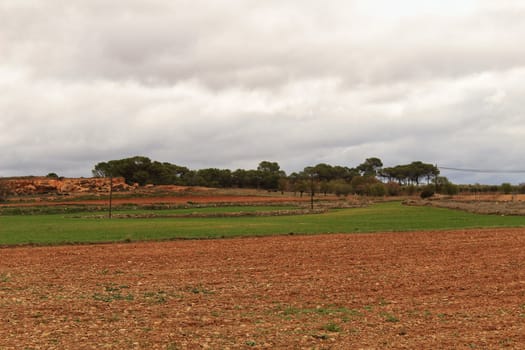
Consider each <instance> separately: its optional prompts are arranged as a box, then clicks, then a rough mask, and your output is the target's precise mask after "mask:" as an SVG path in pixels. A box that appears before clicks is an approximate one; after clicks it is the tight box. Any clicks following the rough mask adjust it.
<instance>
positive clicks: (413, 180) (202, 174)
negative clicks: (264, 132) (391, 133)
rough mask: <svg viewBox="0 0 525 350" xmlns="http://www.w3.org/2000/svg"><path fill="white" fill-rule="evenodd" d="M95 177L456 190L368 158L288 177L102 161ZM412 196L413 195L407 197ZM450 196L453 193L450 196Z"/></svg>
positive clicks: (435, 175)
mask: <svg viewBox="0 0 525 350" xmlns="http://www.w3.org/2000/svg"><path fill="white" fill-rule="evenodd" d="M92 172H93V176H95V177H109V176H120V177H123V178H124V179H125V181H126V183H128V184H130V185H132V184H135V183H137V184H139V185H142V186H143V185H147V184H152V185H181V186H205V187H217V188H257V189H265V190H268V191H281V192H284V191H292V192H296V193H299V194H300V195H303V194H304V193H310V192H316V193H324V194H328V193H333V194H337V195H348V194H360V195H372V196H384V195H399V194H403V193H407V194H413V193H414V192H415V191H417V188H419V187H420V185H422V184H426V185H429V184H432V185H433V186H434V189H436V190H438V191H439V190H441V191H443V192H446V193H448V192H454V191H456V190H457V188H456V187H454V186H455V185H453V184H451V183H450V181H448V179H446V178H445V177H440V176H439V169H438V168H437V167H436V166H435V165H432V164H428V163H423V162H421V161H415V162H412V163H410V164H403V165H397V166H394V167H383V162H382V161H381V159H379V158H376V157H372V158H367V159H366V160H365V161H364V162H363V163H361V164H359V165H358V166H356V167H347V166H342V165H330V164H326V163H320V164H317V165H315V166H307V167H305V168H304V169H303V170H302V171H299V172H293V173H291V174H286V173H285V171H283V170H282V169H281V167H280V165H279V164H278V163H277V162H272V161H267V160H265V161H261V162H260V163H259V165H258V166H257V168H256V169H249V170H246V169H237V170H234V171H232V170H230V169H218V168H205V169H198V170H192V169H189V168H188V167H185V166H180V165H176V164H172V163H167V162H158V161H152V160H151V159H149V158H148V157H144V156H135V157H131V158H124V159H119V160H110V161H108V162H100V163H98V164H96V165H95V167H94V169H93V171H92ZM410 192H412V193H410ZM450 194H452V193H450Z"/></svg>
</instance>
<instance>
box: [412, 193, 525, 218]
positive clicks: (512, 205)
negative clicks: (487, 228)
mask: <svg viewBox="0 0 525 350" xmlns="http://www.w3.org/2000/svg"><path fill="white" fill-rule="evenodd" d="M508 198H509V199H506V198H501V199H499V200H496V199H490V198H486V197H481V198H475V197H474V196H471V197H470V198H468V197H466V198H465V197H458V198H456V197H454V198H440V199H431V200H428V199H427V200H421V199H415V200H414V199H412V200H407V201H405V202H404V203H405V204H407V205H417V206H432V207H436V208H448V209H456V210H463V211H467V212H469V213H476V214H491V215H525V201H523V200H521V199H520V200H517V199H514V200H512V199H510V197H508Z"/></svg>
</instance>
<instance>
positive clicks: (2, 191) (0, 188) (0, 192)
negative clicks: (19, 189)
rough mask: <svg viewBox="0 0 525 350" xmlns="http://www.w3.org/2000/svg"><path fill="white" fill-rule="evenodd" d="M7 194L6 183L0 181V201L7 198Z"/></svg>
mask: <svg viewBox="0 0 525 350" xmlns="http://www.w3.org/2000/svg"><path fill="white" fill-rule="evenodd" d="M8 194H9V191H8V190H7V185H6V183H5V182H2V181H0V202H3V201H5V200H7V195H8Z"/></svg>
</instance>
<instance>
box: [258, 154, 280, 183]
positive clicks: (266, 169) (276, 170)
mask: <svg viewBox="0 0 525 350" xmlns="http://www.w3.org/2000/svg"><path fill="white" fill-rule="evenodd" d="M257 172H258V174H259V176H260V186H261V187H262V188H264V189H266V190H277V189H278V188H279V179H280V178H282V177H285V176H286V174H285V172H284V171H282V170H281V167H280V166H279V164H278V163H277V162H269V161H266V160H265V161H262V162H260V163H259V166H258V167H257Z"/></svg>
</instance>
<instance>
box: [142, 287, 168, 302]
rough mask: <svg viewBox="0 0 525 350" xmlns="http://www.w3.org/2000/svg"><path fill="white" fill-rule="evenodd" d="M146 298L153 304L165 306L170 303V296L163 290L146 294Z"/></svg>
mask: <svg viewBox="0 0 525 350" xmlns="http://www.w3.org/2000/svg"><path fill="white" fill-rule="evenodd" d="M144 298H145V299H146V300H148V301H149V302H151V303H152V304H165V303H167V302H168V294H167V293H166V292H164V291H162V290H160V291H158V292H145V293H144Z"/></svg>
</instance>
